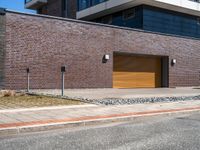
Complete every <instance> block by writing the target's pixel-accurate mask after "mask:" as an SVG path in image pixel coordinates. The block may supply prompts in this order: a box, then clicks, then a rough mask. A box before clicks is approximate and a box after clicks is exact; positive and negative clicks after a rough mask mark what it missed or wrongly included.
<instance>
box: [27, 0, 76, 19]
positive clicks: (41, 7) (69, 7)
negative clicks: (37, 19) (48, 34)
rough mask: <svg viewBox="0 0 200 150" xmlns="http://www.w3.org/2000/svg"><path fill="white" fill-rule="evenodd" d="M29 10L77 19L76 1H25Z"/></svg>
mask: <svg viewBox="0 0 200 150" xmlns="http://www.w3.org/2000/svg"><path fill="white" fill-rule="evenodd" d="M25 7H26V8H27V9H33V10H36V11H37V13H38V14H43V15H50V16H57V17H66V18H72V19H75V18H76V11H77V2H76V0H25Z"/></svg>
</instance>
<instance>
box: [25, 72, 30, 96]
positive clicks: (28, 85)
mask: <svg viewBox="0 0 200 150" xmlns="http://www.w3.org/2000/svg"><path fill="white" fill-rule="evenodd" d="M26 72H27V92H28V93H29V91H30V78H29V73H30V70H29V68H27V69H26Z"/></svg>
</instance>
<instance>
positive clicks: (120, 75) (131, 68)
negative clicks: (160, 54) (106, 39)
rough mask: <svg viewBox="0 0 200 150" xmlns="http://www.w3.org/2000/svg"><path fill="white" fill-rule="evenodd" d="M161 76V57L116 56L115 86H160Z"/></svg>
mask: <svg viewBox="0 0 200 150" xmlns="http://www.w3.org/2000/svg"><path fill="white" fill-rule="evenodd" d="M160 76H161V59H160V58H157V57H141V56H114V68H113V87H114V88H154V87H160V84H161V83H160V82H161V77H160Z"/></svg>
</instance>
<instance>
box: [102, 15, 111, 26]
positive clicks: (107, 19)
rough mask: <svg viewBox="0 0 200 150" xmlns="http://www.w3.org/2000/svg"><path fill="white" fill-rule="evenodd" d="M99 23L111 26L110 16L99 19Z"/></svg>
mask: <svg viewBox="0 0 200 150" xmlns="http://www.w3.org/2000/svg"><path fill="white" fill-rule="evenodd" d="M101 22H102V23H104V24H112V15H109V16H106V17H103V18H102V19H101Z"/></svg>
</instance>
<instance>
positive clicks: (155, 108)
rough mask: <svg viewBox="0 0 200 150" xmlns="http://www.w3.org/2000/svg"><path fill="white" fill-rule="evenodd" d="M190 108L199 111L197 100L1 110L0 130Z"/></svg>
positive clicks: (199, 104) (199, 105)
mask: <svg viewBox="0 0 200 150" xmlns="http://www.w3.org/2000/svg"><path fill="white" fill-rule="evenodd" d="M193 109H198V110H200V100H195V101H192V100H191V101H180V102H171V103H149V104H135V105H118V106H103V105H98V106H97V105H84V106H83V105H82V106H63V107H46V108H40V109H24V110H23V109H18V110H1V111H0V130H1V129H4V128H8V127H20V126H30V125H38V124H49V123H60V122H73V121H82V120H94V119H102V118H113V117H123V116H130V115H142V114H148V113H159V112H168V111H169V112H170V111H175V110H193Z"/></svg>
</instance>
